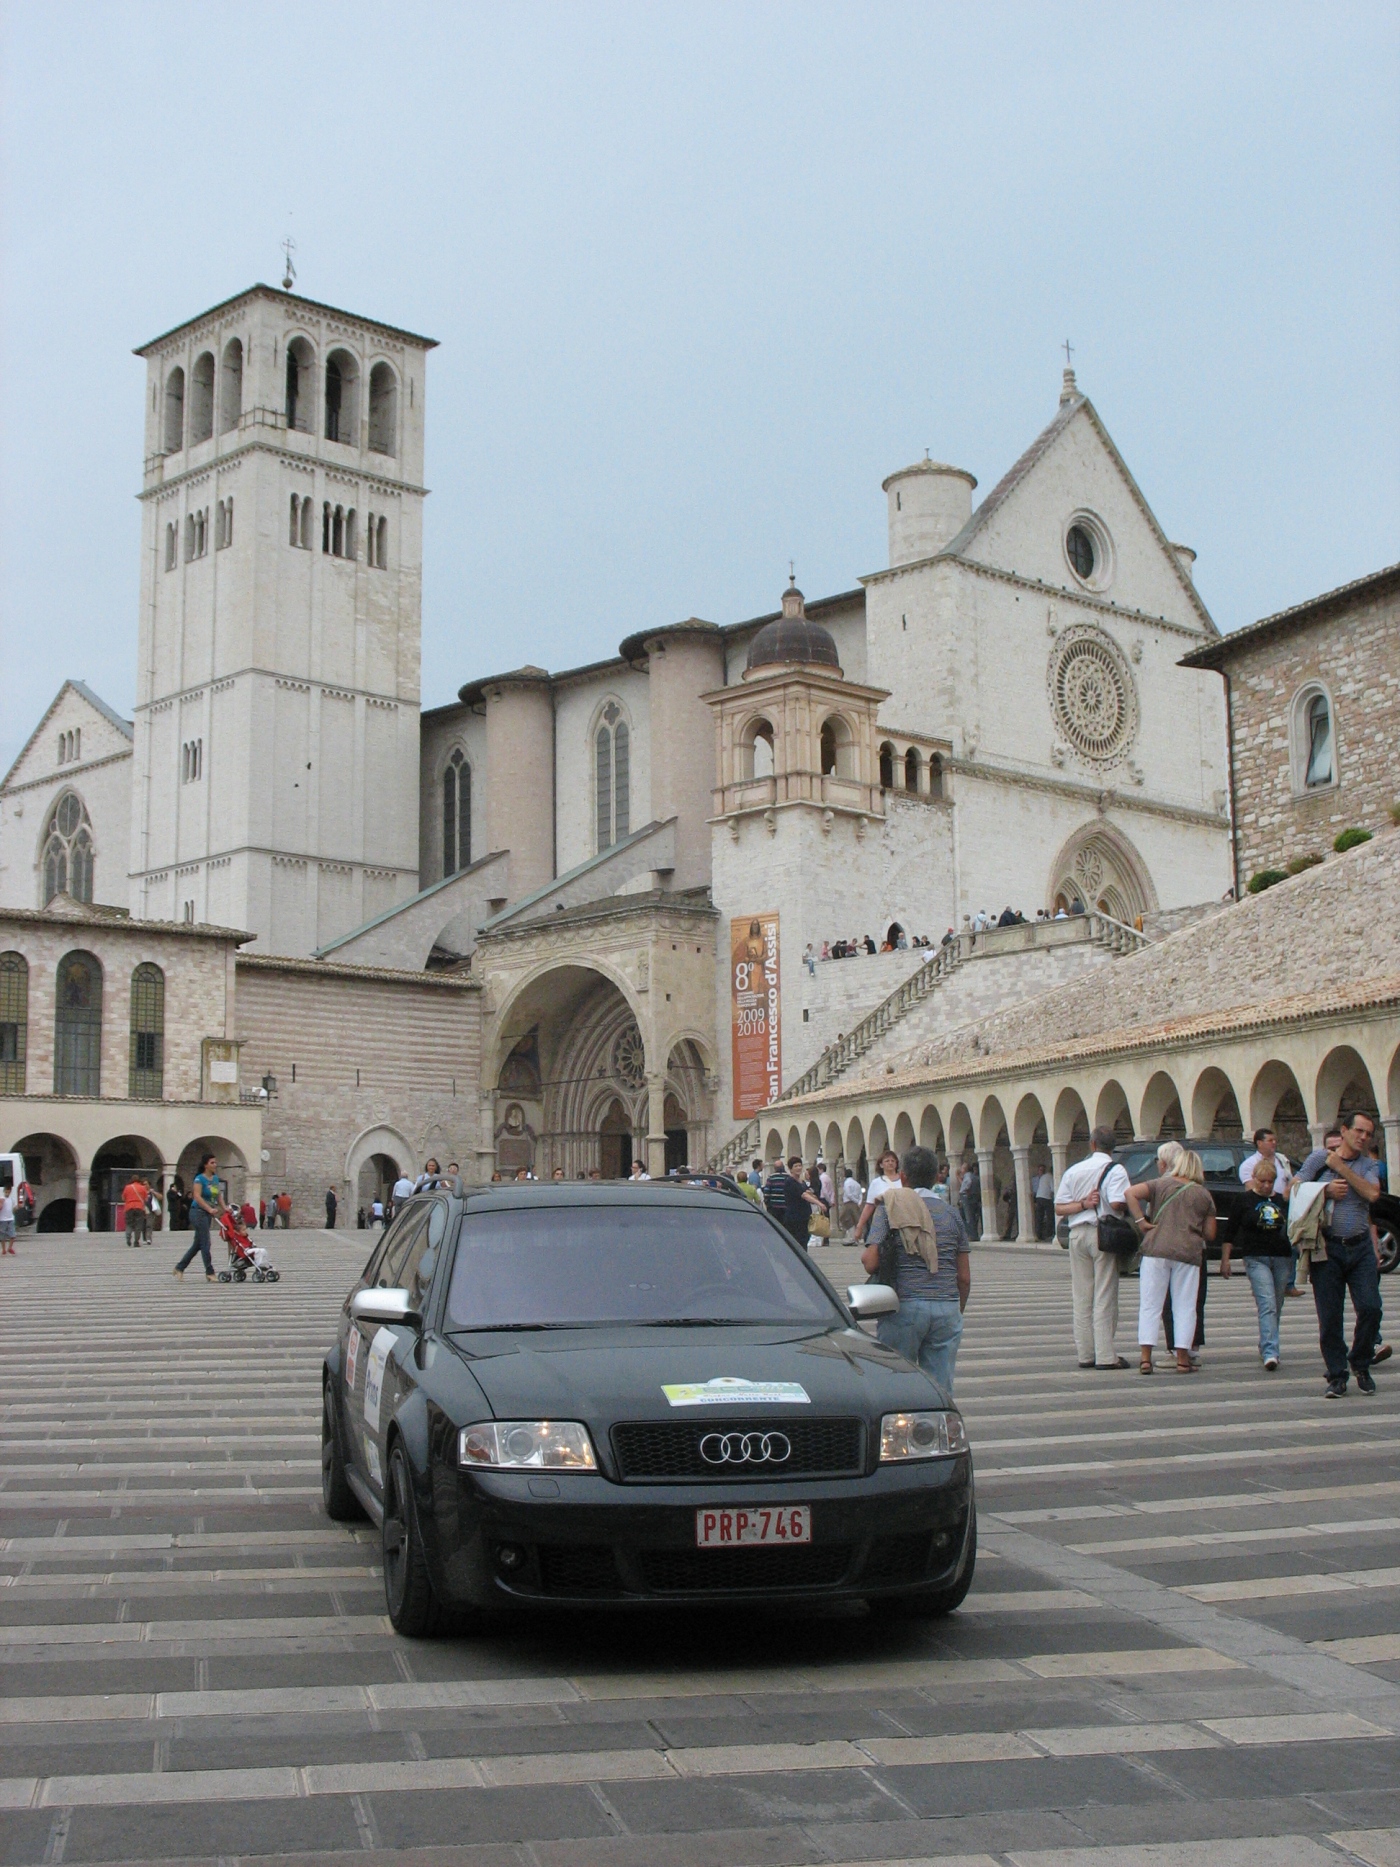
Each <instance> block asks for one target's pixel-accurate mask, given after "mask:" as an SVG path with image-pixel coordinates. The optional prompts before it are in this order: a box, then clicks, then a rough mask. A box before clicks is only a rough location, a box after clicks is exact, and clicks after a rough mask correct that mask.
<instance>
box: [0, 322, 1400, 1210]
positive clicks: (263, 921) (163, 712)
mask: <svg viewBox="0 0 1400 1867" xmlns="http://www.w3.org/2000/svg"><path fill="white" fill-rule="evenodd" d="M433 347H434V345H433V342H432V340H430V339H428V338H424V337H420V336H415V335H413V334H412V333H410V332H408V331H404V330H400V329H397V328H395V327H393V326H391V325H386V324H381V323H376V322H374V321H372V320H369V319H366V318H362V317H359V316H356V315H352V314H350V313H347V312H343V311H338V310H335V309H333V308H331V307H330V306H327V305H322V304H317V303H314V302H312V301H311V300H308V299H305V298H302V297H299V296H296V295H293V294H292V293H290V292H287V291H278V290H275V289H271V288H269V287H266V286H255V287H253V288H252V289H251V290H249V291H245V292H242V293H240V294H239V295H238V296H237V297H235V298H232V299H229V300H228V301H227V302H225V303H224V304H221V305H217V306H215V307H214V308H213V309H211V310H209V311H207V312H205V313H203V314H202V315H200V316H199V317H197V318H195V319H193V320H192V321H190V322H187V323H183V324H180V325H178V326H177V327H176V328H174V329H172V330H170V331H167V332H166V333H165V334H164V335H162V336H159V337H157V338H155V339H154V340H152V341H151V342H150V343H147V344H145V345H143V346H142V347H141V349H140V350H139V351H138V352H137V354H138V355H139V356H140V357H141V358H142V359H143V361H144V364H145V369H146V387H145V394H144V411H145V417H144V418H145V431H144V435H143V437H142V443H141V453H142V466H141V472H140V489H139V497H140V502H141V511H142V515H143V517H142V538H141V590H140V607H139V614H138V616H137V617H136V618H135V619H134V624H135V626H134V628H133V630H132V638H131V641H132V653H133V656H134V662H135V680H134V689H135V705H134V709H133V716H132V718H130V719H128V718H126V717H124V716H123V715H122V714H121V713H120V712H119V711H117V710H115V709H114V708H113V707H111V706H110V705H108V704H107V703H106V702H105V701H104V700H103V699H101V698H100V697H99V696H98V695H97V694H96V693H95V692H93V691H92V689H91V688H90V687H89V686H88V685H86V684H85V683H84V682H83V681H81V680H78V679H71V680H68V681H66V682H65V683H64V684H63V686H62V687H61V689H60V690H59V692H58V694H57V695H56V696H55V698H54V700H53V703H52V705H51V706H50V707H49V709H48V711H47V712H46V713H45V714H44V716H43V718H42V719H41V720H39V721H38V722H37V724H36V725H35V727H34V730H33V732H32V734H31V735H30V737H29V739H28V741H27V743H26V744H25V746H24V748H23V750H22V752H21V753H20V756H19V757H18V759H17V760H16V762H15V764H14V765H13V767H12V768H11V770H10V771H9V773H8V774H7V775H6V777H5V779H4V781H3V784H0V1113H2V1114H3V1121H2V1122H0V1128H3V1132H0V1151H5V1152H10V1153H16V1154H19V1155H22V1156H23V1159H24V1162H25V1168H26V1173H27V1176H28V1179H29V1181H30V1182H31V1184H32V1186H33V1188H34V1192H35V1197H36V1202H37V1206H38V1223H39V1224H40V1226H41V1227H43V1228H44V1229H46V1230H71V1229H76V1230H78V1231H83V1230H89V1229H99V1228H107V1227H110V1226H111V1225H112V1224H113V1223H114V1222H115V1214H116V1203H117V1193H118V1190H119V1188H120V1185H121V1183H122V1181H123V1180H124V1179H125V1178H127V1177H128V1176H129V1175H130V1173H131V1171H132V1170H133V1169H135V1170H138V1171H144V1172H145V1173H146V1174H147V1175H149V1176H151V1177H152V1178H155V1179H158V1180H160V1181H161V1182H162V1183H168V1181H169V1180H170V1179H171V1177H173V1176H174V1175H176V1174H177V1173H178V1174H181V1175H182V1176H183V1179H184V1183H185V1184H186V1185H188V1184H189V1183H190V1180H191V1179H192V1176H193V1171H194V1169H195V1166H196V1162H197V1161H198V1159H199V1158H200V1156H201V1155H202V1154H206V1153H209V1152H212V1153H215V1154H216V1155H217V1156H218V1159H219V1163H220V1168H221V1171H222V1173H223V1175H224V1177H225V1178H226V1180H227V1182H228V1184H229V1186H230V1189H231V1191H232V1192H233V1193H234V1194H235V1195H236V1196H238V1197H240V1198H246V1199H251V1200H253V1201H254V1202H256V1201H257V1200H258V1199H259V1197H266V1196H268V1195H270V1194H273V1193H281V1192H289V1193H290V1194H291V1196H292V1201H293V1210H294V1212H295V1213H296V1214H297V1215H298V1218H299V1219H300V1220H301V1222H303V1223H305V1222H309V1221H310V1220H311V1219H312V1218H313V1216H318V1215H319V1214H320V1212H321V1211H322V1208H323V1201H324V1198H325V1194H326V1192H327V1190H328V1189H330V1190H333V1191H334V1192H335V1193H336V1195H337V1198H338V1200H339V1202H340V1206H341V1211H342V1214H347V1213H348V1214H349V1215H351V1216H352V1217H353V1215H354V1214H355V1212H356V1211H357V1210H358V1209H359V1208H360V1207H362V1206H368V1205H369V1204H370V1203H371V1202H372V1201H373V1200H374V1198H375V1197H376V1196H382V1193H383V1191H384V1189H385V1188H386V1187H389V1186H392V1184H393V1182H394V1181H395V1180H396V1179H398V1178H399V1177H400V1175H401V1174H402V1173H403V1172H404V1171H405V1170H406V1169H409V1170H414V1171H416V1169H417V1167H418V1166H419V1165H421V1163H422V1161H423V1159H424V1158H425V1157H427V1156H429V1155H434V1156H437V1157H438V1158H439V1159H440V1160H442V1161H443V1162H444V1163H446V1162H447V1161H449V1160H452V1161H456V1162H459V1163H460V1166H461V1171H462V1175H463V1177H464V1178H465V1179H467V1180H468V1181H484V1180H489V1179H490V1178H491V1177H492V1176H493V1174H506V1175H514V1174H516V1173H518V1172H519V1171H521V1170H522V1169H524V1170H526V1171H528V1172H530V1173H533V1174H535V1175H538V1176H541V1177H548V1176H551V1175H553V1174H555V1173H556V1172H559V1171H562V1173H563V1175H564V1176H565V1177H566V1178H570V1179H573V1178H577V1177H585V1176H589V1175H591V1174H593V1173H595V1172H597V1173H600V1174H601V1175H602V1176H603V1177H617V1176H623V1175H626V1174H628V1173H629V1172H630V1171H631V1170H632V1169H633V1166H634V1163H641V1164H642V1165H643V1166H644V1167H645V1168H646V1169H647V1170H648V1171H649V1172H650V1173H651V1174H652V1175H658V1174H660V1173H663V1172H665V1171H666V1170H667V1169H668V1168H672V1167H675V1166H678V1165H681V1164H685V1163H688V1164H690V1165H692V1166H697V1165H701V1164H704V1163H708V1162H713V1163H717V1164H720V1165H733V1164H737V1163H738V1162H740V1161H743V1162H744V1163H745V1164H747V1162H748V1161H749V1159H751V1158H752V1157H754V1156H755V1155H762V1156H765V1157H768V1158H775V1157H777V1156H778V1155H780V1154H781V1155H784V1156H786V1155H788V1154H790V1153H799V1154H802V1155H803V1156H804V1157H805V1158H807V1159H812V1158H814V1157H815V1156H816V1155H817V1154H818V1153H821V1154H823V1155H824V1156H825V1158H826V1160H827V1161H828V1163H829V1164H831V1165H832V1166H833V1167H834V1166H835V1165H836V1164H837V1163H838V1162H841V1161H848V1162H850V1163H852V1164H853V1165H855V1164H858V1163H861V1162H863V1161H865V1160H868V1159H873V1158H874V1157H875V1156H876V1154H877V1153H878V1151H879V1150H880V1149H881V1148H882V1147H883V1146H884V1145H885V1144H887V1143H893V1144H894V1145H895V1146H897V1147H899V1146H903V1145H905V1144H907V1143H911V1142H913V1141H916V1140H921V1141H924V1142H927V1143H929V1144H930V1145H932V1146H933V1147H934V1148H935V1150H936V1151H938V1152H939V1153H941V1154H945V1155H948V1156H953V1157H956V1158H958V1159H964V1158H975V1159H976V1160H977V1161H978V1163H979V1167H980V1172H981V1178H982V1185H983V1187H984V1188H986V1187H989V1186H991V1185H993V1184H994V1185H995V1186H996V1187H997V1188H998V1189H999V1190H1000V1191H1001V1193H1002V1194H1003V1195H1004V1196H1005V1195H1009V1194H1011V1193H1012V1192H1013V1191H1014V1194H1015V1205H1016V1208H1017V1211H1018V1213H1019V1215H1020V1217H1019V1221H1018V1223H1019V1226H1020V1231H1021V1235H1022V1236H1023V1237H1027V1238H1029V1237H1030V1236H1031V1235H1032V1231H1033V1225H1032V1214H1033V1210H1034V1202H1033V1199H1032V1192H1031V1189H1032V1181H1033V1179H1034V1178H1036V1177H1038V1176H1039V1175H1040V1174H1041V1173H1043V1172H1044V1171H1045V1170H1047V1169H1053V1170H1054V1171H1055V1172H1056V1174H1057V1175H1058V1173H1059V1172H1060V1171H1061V1170H1063V1168H1064V1166H1065V1165H1066V1163H1068V1162H1071V1161H1073V1160H1075V1159H1076V1158H1078V1157H1079V1156H1080V1155H1082V1154H1084V1153H1085V1152H1087V1149H1088V1137H1089V1132H1090V1129H1091V1128H1092V1127H1094V1126H1096V1125H1103V1124H1106V1125H1109V1126H1112V1127H1114V1128H1115V1129H1116V1130H1117V1132H1118V1133H1119V1134H1120V1135H1121V1136H1123V1137H1128V1136H1131V1135H1136V1136H1138V1137H1143V1138H1156V1137H1158V1136H1159V1135H1175V1136H1190V1137H1198V1138H1205V1137H1209V1136H1211V1135H1215V1136H1226V1135H1231V1136H1238V1135H1239V1134H1240V1133H1241V1132H1242V1131H1244V1132H1248V1131H1249V1130H1251V1129H1252V1128H1254V1127H1256V1126H1263V1125H1266V1124H1272V1125H1274V1126H1275V1127H1276V1128H1277V1129H1278V1130H1279V1133H1280V1136H1281V1139H1282V1137H1284V1136H1285V1135H1287V1136H1289V1137H1290V1140H1291V1146H1289V1148H1288V1151H1290V1152H1291V1153H1293V1154H1294V1155H1295V1157H1296V1154H1297V1153H1298V1151H1299V1150H1301V1149H1302V1148H1304V1146H1305V1144H1307V1143H1309V1142H1310V1140H1312V1139H1315V1138H1320V1136H1321V1134H1322V1132H1323V1129H1324V1127H1325V1125H1326V1124H1327V1123H1329V1122H1330V1121H1332V1120H1333V1119H1334V1118H1335V1117H1336V1116H1337V1115H1338V1114H1339V1113H1346V1112H1349V1111H1350V1110H1352V1109H1361V1108H1364V1109H1366V1110H1367V1111H1368V1112H1370V1113H1371V1114H1372V1115H1373V1116H1374V1117H1375V1118H1376V1120H1377V1121H1378V1123H1380V1124H1381V1128H1382V1131H1383V1136H1384V1145H1385V1150H1386V1155H1387V1158H1388V1161H1389V1168H1390V1174H1391V1180H1392V1184H1395V1183H1396V1180H1397V1177H1400V833H1398V832H1397V829H1396V823H1397V820H1400V567H1395V566H1392V567H1390V568H1388V569H1383V570H1379V571H1377V572H1375V573H1374V574H1372V575H1369V576H1366V577H1363V578H1361V579H1360V580H1358V581H1357V582H1355V583H1353V584H1350V585H1347V586H1346V587H1344V588H1342V589H1340V590H1333V591H1331V592H1329V593H1327V594H1326V595H1323V596H1320V597H1317V598H1314V599H1313V600H1310V601H1308V602H1305V603H1302V604H1300V605H1298V606H1297V607H1296V608H1294V609H1291V610H1287V611H1285V612H1283V613H1281V614H1279V615H1275V616H1270V617H1266V618H1265V619H1264V620H1262V621H1260V622H1258V623H1255V624H1254V625H1253V626H1252V627H1249V628H1245V629H1242V630H1240V631H1238V632H1236V633H1234V634H1232V635H1228V636H1222V635H1221V634H1220V632H1219V631H1218V630H1217V628H1216V626H1215V624H1214V623H1213V621H1212V619H1211V617H1210V615H1209V613H1208V612H1207V610H1206V608H1205V605H1204V604H1203V603H1202V601H1201V598H1200V596H1199V595H1198V593H1197V590H1196V588H1195V584H1194V582H1193V576H1192V568H1193V562H1194V553H1193V552H1192V551H1191V550H1190V549H1189V548H1188V547H1187V546H1186V545H1184V544H1179V543H1172V542H1171V541H1170V539H1169V538H1168V536H1167V534H1166V533H1165V532H1164V531H1163V529H1162V527H1161V525H1160V524H1159V522H1158V520H1157V518H1156V517H1155V515H1154V512H1153V510H1152V508H1151V506H1150V505H1149V504H1148V501H1147V499H1146V497H1145V496H1144V493H1143V491H1142V490H1141V489H1140V488H1139V486H1138V484H1137V481H1136V480H1135V479H1134V477H1133V474H1132V472H1131V470H1130V468H1129V466H1128V464H1127V463H1126V462H1125V461H1124V459H1123V458H1122V456H1121V455H1120V454H1119V452H1118V450H1117V448H1116V447H1115V445H1114V443H1113V440H1112V438H1111V437H1110V434H1109V432H1108V429H1107V427H1106V426H1105V423H1104V420H1103V417H1102V416H1101V415H1100V413H1099V411H1098V410H1097V409H1096V408H1095V407H1094V405H1093V404H1092V402H1091V401H1090V400H1089V399H1088V397H1087V396H1085V395H1084V394H1083V393H1082V392H1081V390H1080V389H1079V387H1078V385H1077V383H1076V381H1075V377H1074V374H1073V372H1072V371H1070V370H1066V371H1065V372H1064V376H1063V381H1062V385H1061V388H1060V392H1059V401H1058V406H1057V407H1054V408H1053V409H1052V410H1050V411H1048V412H1049V413H1050V415H1051V418H1050V420H1049V422H1048V425H1046V426H1044V427H1043V428H1042V429H1041V431H1040V433H1039V434H1038V435H1036V437H1035V438H1034V439H1033V440H1032V441H1031V443H1030V445H1029V446H1028V447H1027V449H1026V451H1025V452H1024V453H1023V454H1022V455H1021V457H1020V459H1018V460H1017V461H1015V463H1014V464H1012V465H1011V466H1010V467H1009V469H1008V471H1007V472H1006V473H1005V475H1004V476H1003V478H1002V479H1001V480H1000V482H999V483H998V484H997V485H996V486H995V487H994V488H992V490H991V491H990V492H989V493H987V494H986V495H985V496H984V497H982V498H981V499H980V501H979V500H978V498H977V491H978V489H977V485H976V481H975V480H974V478H973V476H972V475H971V474H970V473H967V472H965V471H963V470H962V469H961V468H958V467H955V466H947V465H943V464H940V463H939V462H937V461H934V460H930V459H928V458H925V459H923V460H920V461H916V462H915V463H914V464H913V465H910V466H906V467H902V468H899V469H898V470H896V471H894V472H892V473H891V474H890V476H889V478H888V479H887V480H886V481H885V482H884V486H883V493H884V497H885V499H886V502H887V507H888V529H889V550H888V562H887V563H886V564H885V565H883V566H881V567H878V568H874V569H868V570H867V571H866V573H865V574H863V575H860V576H858V577H857V578H856V579H855V580H854V582H853V583H852V587H851V588H849V589H845V590H840V591H837V592H836V593H834V594H828V595H824V596H821V597H820V598H817V599H813V600H810V601H809V600H807V599H806V598H805V597H804V595H803V593H802V592H801V591H800V590H799V589H798V588H797V585H796V582H795V581H793V580H790V581H789V583H788V587H787V588H786V589H783V590H782V591H781V596H780V601H779V603H778V605H777V607H776V608H775V609H773V610H772V611H771V612H769V613H765V614H762V615H758V616H754V617H751V618H748V619H746V620H739V621H734V620H719V621H709V620H703V621H702V620H700V619H699V618H697V617H694V616H691V617H688V618H686V619H685V620H682V621H674V620H667V617H668V615H673V614H674V609H672V608H670V607H669V599H667V598H666V597H665V596H664V595H663V596H662V597H661V598H659V599H658V604H657V610H658V613H657V618H656V621H655V625H654V626H653V627H649V628H645V629H642V630H640V631H638V632H637V633H635V634H632V635H629V636H628V637H627V638H626V639H625V640H624V641H622V642H621V643H620V644H619V645H618V648H617V652H616V653H615V654H614V655H611V656H609V657H606V658H604V659H602V660H597V661H591V662H588V663H586V664H584V665H582V666H579V667H573V668H566V669H563V670H558V671H554V672H551V671H548V670H546V669H545V668H542V667H537V666H533V665H528V664H527V665H524V666H520V667H516V668H513V669H507V670H497V671H491V670H483V669H481V668H480V667H477V668H472V667H464V668H463V669H462V670H461V672H462V675H463V685H462V686H461V688H460V690H459V692H458V694H457V697H456V698H455V699H453V700H452V701H450V702H449V703H447V704H445V705H437V706H433V707H430V708H427V709H424V708H423V707H422V705H421V695H420V676H419V665H420V649H421V589H422V562H423V524H422V517H423V502H424V500H425V498H426V497H427V491H428V489H427V487H426V486H425V484H424V437H425V425H426V418H427V376H428V362H429V352H430V351H431V350H432V349H433ZM1027 425H1028V429H1030V428H1032V427H1034V425H1035V424H1034V422H1033V421H1028V424H1027ZM134 445H135V437H134V436H133V452H134ZM1156 490H1157V491H1159V492H1160V493H1162V494H1163V495H1164V496H1165V497H1166V498H1168V499H1170V496H1171V489H1170V488H1165V489H1156ZM871 491H872V497H873V496H874V489H873V488H872V489H871ZM785 547H786V541H779V540H775V541H774V552H775V559H776V558H777V556H778V553H779V551H780V550H781V549H784V548H785ZM780 582H781V579H776V578H775V584H777V583H780ZM565 601H567V597H566V598H565ZM681 602H682V603H683V598H682V599H681ZM492 622H493V619H492V618H491V617H489V616H485V615H480V616H472V615H470V614H466V615H464V616H463V618H462V620H461V626H460V636H461V639H462V640H464V641H465V642H468V643H470V642H471V641H472V639H473V636H474V635H475V636H476V637H477V639H479V640H480V641H481V642H482V643H485V642H486V641H488V640H490V639H498V638H499V630H496V629H493V627H492ZM1003 1203H1005V1200H1004V1202H1003ZM997 1211H998V1206H997V1202H996V1201H995V1200H994V1199H990V1198H987V1199H984V1201H983V1212H984V1225H986V1227H987V1229H988V1231H989V1232H991V1231H992V1230H993V1229H994V1228H995V1214H996V1213H997Z"/></svg>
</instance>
